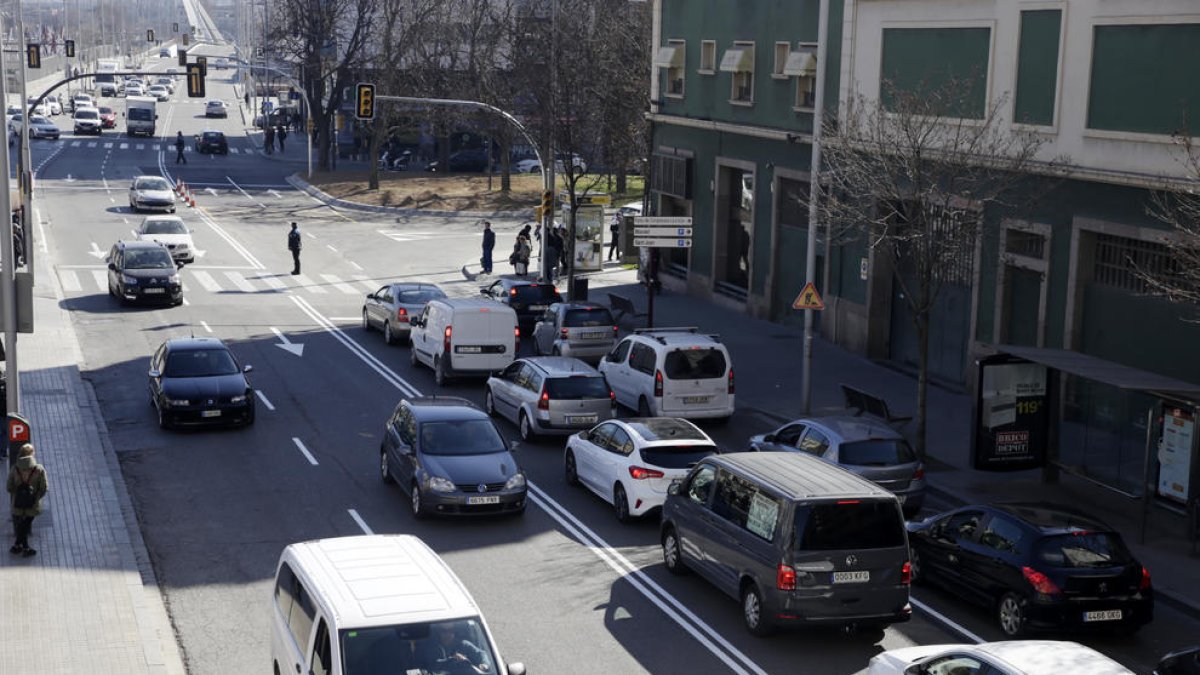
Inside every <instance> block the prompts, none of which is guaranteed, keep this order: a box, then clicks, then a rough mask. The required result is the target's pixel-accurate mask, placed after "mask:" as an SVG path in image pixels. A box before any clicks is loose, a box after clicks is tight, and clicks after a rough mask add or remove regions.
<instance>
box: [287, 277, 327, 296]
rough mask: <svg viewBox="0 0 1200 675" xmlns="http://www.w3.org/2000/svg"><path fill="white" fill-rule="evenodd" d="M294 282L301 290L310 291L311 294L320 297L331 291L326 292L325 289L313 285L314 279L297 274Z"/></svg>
mask: <svg viewBox="0 0 1200 675" xmlns="http://www.w3.org/2000/svg"><path fill="white" fill-rule="evenodd" d="M292 280H293V281H295V282H296V285H297V286H299V287H300V288H303V289H304V290H306V291H308V292H309V293H316V294H318V295H324V294H325V293H328V292H329V291H327V290H325V289H324V288H322V287H321V286H319V285H317V284H315V283H313V280H312V279H309V278H308V277H306V276H304V275H303V274H297V275H296V276H295V277H294V278H293V279H292Z"/></svg>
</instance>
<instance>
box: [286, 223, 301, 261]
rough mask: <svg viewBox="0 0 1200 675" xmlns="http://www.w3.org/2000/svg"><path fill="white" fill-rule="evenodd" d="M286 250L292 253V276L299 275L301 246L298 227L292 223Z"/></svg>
mask: <svg viewBox="0 0 1200 675" xmlns="http://www.w3.org/2000/svg"><path fill="white" fill-rule="evenodd" d="M287 246H288V250H289V251H291V252H292V274H300V249H301V248H303V244H302V243H301V241H300V226H299V225H297V224H296V222H295V221H292V231H291V232H288V242H287Z"/></svg>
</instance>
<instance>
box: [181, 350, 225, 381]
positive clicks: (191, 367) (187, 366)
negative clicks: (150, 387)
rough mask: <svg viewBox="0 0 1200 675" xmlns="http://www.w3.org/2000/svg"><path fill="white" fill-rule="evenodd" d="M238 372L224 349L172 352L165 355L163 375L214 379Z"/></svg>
mask: <svg viewBox="0 0 1200 675" xmlns="http://www.w3.org/2000/svg"><path fill="white" fill-rule="evenodd" d="M238 372H240V371H239V370H238V367H237V362H236V361H234V360H233V356H232V355H230V353H229V352H227V351H225V350H224V349H194V350H190V351H173V352H171V353H170V354H168V355H167V367H166V369H165V370H164V371H163V375H166V376H167V377H215V376H217V375H235V374H237V373H238Z"/></svg>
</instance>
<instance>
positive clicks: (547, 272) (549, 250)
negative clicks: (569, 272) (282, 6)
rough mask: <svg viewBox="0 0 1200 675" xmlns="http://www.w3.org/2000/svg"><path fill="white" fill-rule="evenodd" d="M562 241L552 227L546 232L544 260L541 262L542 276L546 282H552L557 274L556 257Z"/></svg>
mask: <svg viewBox="0 0 1200 675" xmlns="http://www.w3.org/2000/svg"><path fill="white" fill-rule="evenodd" d="M561 246H562V239H561V238H560V237H559V236H558V233H557V232H556V231H555V230H554V228H553V227H551V228H549V229H547V230H546V259H545V260H543V261H542V275H543V276H544V277H545V278H546V281H554V279H555V278H556V277H557V273H558V255H559V252H560V251H561V250H562V249H561V248H560V247H561Z"/></svg>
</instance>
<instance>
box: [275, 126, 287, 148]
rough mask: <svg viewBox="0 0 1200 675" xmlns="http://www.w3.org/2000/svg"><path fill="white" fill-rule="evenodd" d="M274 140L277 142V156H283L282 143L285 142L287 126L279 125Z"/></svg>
mask: <svg viewBox="0 0 1200 675" xmlns="http://www.w3.org/2000/svg"><path fill="white" fill-rule="evenodd" d="M275 138H277V139H278V140H279V154H281V155H282V154H283V142H284V141H285V140H287V125H286V124H281V125H279V131H276V132H275Z"/></svg>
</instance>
